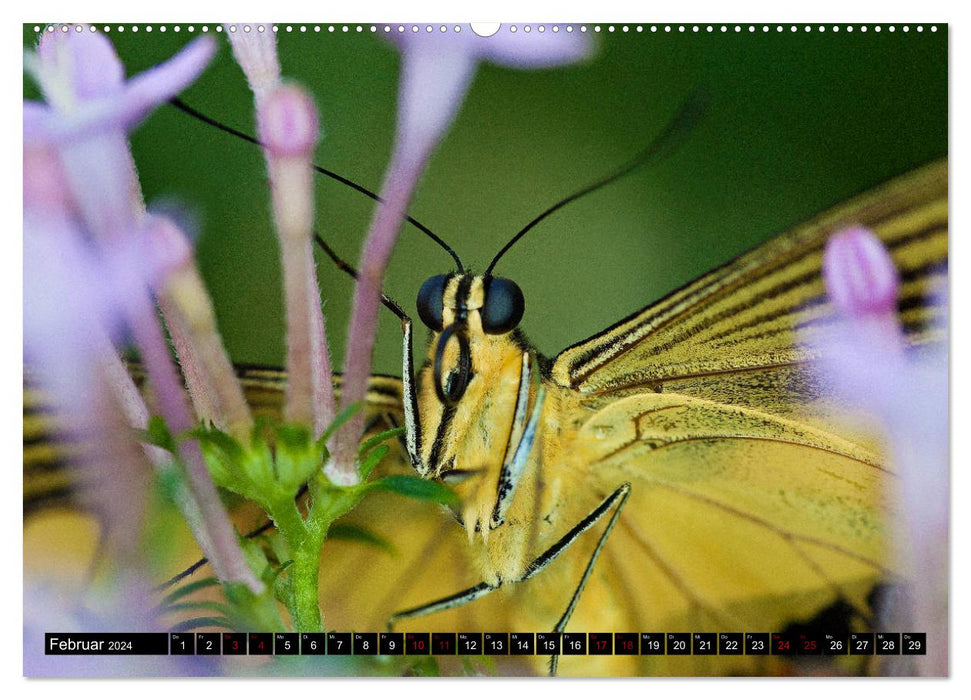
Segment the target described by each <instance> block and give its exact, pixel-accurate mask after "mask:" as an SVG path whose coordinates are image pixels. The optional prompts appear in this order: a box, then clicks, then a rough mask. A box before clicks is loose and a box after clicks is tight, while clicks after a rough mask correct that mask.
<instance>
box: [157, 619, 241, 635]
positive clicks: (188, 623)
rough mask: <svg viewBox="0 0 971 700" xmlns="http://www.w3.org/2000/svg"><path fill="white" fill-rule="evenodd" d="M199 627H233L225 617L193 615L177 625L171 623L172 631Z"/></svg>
mask: <svg viewBox="0 0 971 700" xmlns="http://www.w3.org/2000/svg"><path fill="white" fill-rule="evenodd" d="M200 627H225V628H226V629H228V630H231V629H232V628H233V626H232V623H231V622H230V621H229V620H227V619H226V618H225V617H193V618H191V619H189V620H183V621H182V622H180V623H179V624H177V625H173V626H172V629H171V631H172V632H188V631H189V630H194V629H198V628H200Z"/></svg>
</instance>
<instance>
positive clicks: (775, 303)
mask: <svg viewBox="0 0 971 700" xmlns="http://www.w3.org/2000/svg"><path fill="white" fill-rule="evenodd" d="M946 193H947V175H946V163H944V162H938V163H934V164H931V165H928V166H926V167H924V168H923V169H921V170H918V171H916V172H914V173H911V174H909V175H906V176H904V177H901V178H899V179H897V180H894V181H892V182H890V183H888V184H886V185H884V186H883V187H881V188H879V189H877V190H876V191H874V192H872V193H869V194H866V195H863V196H861V197H858V198H856V199H853V200H851V201H849V202H847V203H846V204H844V205H842V206H840V207H838V208H836V209H834V210H832V211H830V212H827V213H825V214H823V215H821V216H819V217H817V218H815V219H813V220H811V221H809V222H807V223H805V224H803V225H800V226H798V227H796V228H794V229H793V230H791V231H790V232H788V233H786V234H783V235H782V236H780V237H777V238H775V239H772V240H771V241H769V242H768V243H765V244H763V245H761V246H759V247H757V248H755V249H754V250H752V251H750V252H749V253H746V254H744V255H742V256H741V257H739V258H737V259H736V260H734V261H732V262H730V263H727V264H726V265H724V266H722V267H720V268H718V269H717V270H714V271H712V272H711V273H709V274H707V275H705V276H703V277H702V278H700V279H698V280H696V281H694V282H692V283H690V284H688V285H686V286H685V287H683V288H682V289H680V290H678V291H676V292H674V293H672V294H671V295H669V296H667V297H665V298H663V299H661V300H660V301H658V302H655V303H654V304H652V305H650V306H648V307H646V308H645V309H643V310H641V311H639V312H637V313H635V314H633V315H631V316H630V317H628V318H626V319H623V320H622V321H620V322H618V323H616V324H614V325H613V326H611V327H610V328H608V329H606V330H605V331H603V332H602V333H599V334H597V335H595V336H593V337H591V338H589V339H587V340H585V341H582V342H580V343H577V344H575V345H573V346H571V347H570V348H567V349H566V350H564V351H563V352H561V353H560V354H559V355H557V356H556V357H554V358H552V359H550V360H543V359H542V358H541V357H539V356H538V354H537V353H536V351H535V350H534V349H533V348H531V347H530V346H529V345H528V343H527V342H526V341H525V339H524V337H523V336H522V335H521V334H520V333H518V332H517V330H516V329H517V324H518V321H519V319H520V318H521V316H522V312H523V307H524V301H525V300H524V299H523V297H522V293H521V292H520V291H519V290H518V287H517V286H516V285H515V283H514V282H512V281H511V280H505V279H503V278H499V277H490V276H489V275H484V276H476V275H472V274H469V273H467V272H453V273H450V274H443V275H436V276H433V277H431V278H430V279H429V280H428V281H427V282H426V283H425V285H424V286H423V287H422V289H421V290H420V292H419V294H418V309H419V316H420V318H421V320H422V321H423V322H424V323H425V324H426V325H428V326H429V328H430V331H431V340H430V342H429V345H428V347H429V350H428V354H427V357H426V360H425V362H424V364H423V365H422V369H421V370H420V371H419V372H418V373H417V375H409V373H408V368H409V367H410V366H411V364H412V345H413V341H412V337H411V329H410V326H408V325H406V331H405V334H404V342H403V346H404V355H403V356H404V367H405V373H404V379H403V380H397V379H394V378H390V377H375V378H374V379H373V380H372V384H371V389H370V392H369V394H368V405H369V409H368V410H369V412H370V414H371V415H372V417H381V418H384V419H386V420H388V421H389V422H390V423H392V424H403V425H405V426H406V427H407V435H406V440H405V442H406V448H405V449H404V450H403V452H404V453H405V459H404V460H402V464H399V465H397V467H391V468H392V469H395V468H397V469H406V468H409V466H410V468H413V469H416V470H417V471H418V473H419V474H420V475H422V476H425V477H427V478H434V479H439V480H441V481H443V482H444V483H446V484H448V485H450V486H451V487H452V488H453V489H454V490H455V491H456V492H457V493H458V494H459V496H460V498H461V500H462V503H463V506H462V507H461V508H460V509H457V510H456V512H451V513H443V512H438V511H437V510H434V509H429V508H428V507H427V504H423V505H419V504H411V503H407V502H402V501H401V500H400V499H387V500H386V501H382V500H381V499H376V500H374V501H372V502H368V503H365V505H364V506H362V508H361V509H359V510H358V511H356V512H355V513H354V514H353V515H352V517H351V518H350V521H351V522H356V523H359V524H360V525H361V526H365V527H367V528H370V529H371V530H372V531H373V532H375V533H376V534H377V535H378V536H379V537H381V538H383V539H385V540H387V541H388V542H390V543H392V545H393V547H394V550H395V554H394V555H393V556H391V555H387V554H375V552H374V551H371V550H370V549H369V548H367V547H362V546H361V545H360V544H359V543H355V542H353V541H342V540H339V539H338V540H332V541H329V542H328V543H327V544H326V545H325V551H324V556H323V560H324V562H325V566H324V570H323V571H322V590H323V595H322V600H323V601H324V603H323V604H324V606H325V611H326V613H327V615H328V617H327V621H328V625H329V626H331V627H332V628H347V629H357V630H365V629H368V630H374V629H383V628H384V626H385V624H386V623H387V622H388V620H389V618H390V619H391V620H392V621H393V622H394V625H395V629H399V630H421V631H426V630H431V631H456V630H468V631H472V630H476V631H493V632H503V631H523V632H527V631H529V632H532V631H548V630H555V631H574V630H576V631H590V632H593V631H602V632H643V631H657V632H679V631H683V632H705V631H711V632H725V631H779V630H783V629H786V628H787V627H788V626H790V625H793V624H797V623H801V622H806V621H810V620H812V619H813V618H814V617H815V616H817V615H820V614H821V613H825V612H826V611H828V610H832V609H833V607H834V606H843V607H844V608H845V609H846V610H848V611H851V612H849V613H848V616H849V617H850V618H855V619H854V620H852V623H853V624H854V625H856V626H860V625H861V624H865V622H866V620H867V619H868V618H869V616H870V615H872V613H873V611H872V610H871V603H872V600H871V596H872V594H873V592H874V590H875V588H877V587H878V586H879V585H881V584H886V583H892V582H895V581H898V580H900V579H901V577H905V576H906V573H907V572H899V571H896V570H895V569H894V566H893V564H892V563H891V559H890V558H889V556H888V551H887V548H888V538H889V537H890V532H889V528H890V526H891V523H892V521H893V518H894V515H893V510H892V504H890V503H889V502H888V497H887V489H888V483H889V482H891V481H892V480H893V479H894V475H893V473H892V472H891V471H890V468H889V467H888V466H887V464H886V463H885V460H884V459H883V458H882V456H881V455H880V453H879V451H878V448H876V447H875V446H874V445H872V444H870V443H868V442H867V441H866V440H865V439H864V438H863V436H862V435H851V434H848V433H847V429H846V425H847V422H846V421H845V418H846V412H847V411H848V410H849V409H848V407H843V406H840V405H838V404H837V403H836V402H835V401H833V400H832V399H831V398H830V396H831V392H830V391H829V389H828V388H827V387H825V386H821V385H820V384H819V383H818V380H817V379H816V378H815V377H814V375H813V374H812V372H811V364H810V360H812V359H814V358H813V355H812V350H811V349H809V348H807V347H803V346H801V345H800V342H799V340H798V339H797V336H796V333H797V330H798V329H801V328H807V327H811V326H813V325H817V324H825V323H826V322H827V319H829V318H831V310H830V308H829V304H828V302H827V301H826V298H825V294H824V291H823V287H822V281H821V278H820V274H819V268H820V262H821V254H822V246H823V244H824V242H825V239H826V237H827V236H828V235H829V234H830V233H831V232H832V231H833V230H835V229H837V228H839V227H840V226H842V225H845V224H847V223H850V222H854V223H862V224H864V225H867V226H869V227H871V228H872V229H873V230H874V231H876V232H877V234H878V235H880V237H881V238H882V239H883V240H884V241H885V243H886V244H887V245H888V247H889V249H890V251H891V253H892V255H893V258H894V261H895V263H896V264H897V265H898V267H899V268H900V270H901V276H902V279H903V281H904V283H903V287H902V292H901V301H900V308H901V310H902V312H901V318H902V321H903V324H904V327H905V329H906V330H907V338H908V341H909V343H910V344H911V345H912V346H913V347H914V348H915V349H917V350H919V349H922V348H928V347H931V346H933V345H934V344H935V343H939V342H941V340H942V338H943V328H942V324H943V316H942V311H941V309H940V308H938V307H936V306H933V305H931V304H927V303H925V300H926V298H927V296H928V295H929V294H930V293H931V289H932V287H933V285H935V284H939V283H941V282H942V281H943V276H944V275H945V274H946V269H945V268H942V266H941V264H942V262H943V261H945V260H946V252H947V200H946V196H947V195H946ZM241 379H242V381H243V386H244V388H245V390H246V393H247V397H248V399H249V400H250V402H251V404H252V405H253V406H254V409H256V410H257V411H259V412H273V411H275V410H277V409H278V407H279V405H280V402H281V397H282V391H283V387H284V385H285V375H284V373H282V372H280V371H274V370H270V369H260V368H248V369H244V370H242V372H241ZM30 397H31V398H30V405H29V406H28V404H27V403H25V512H28V510H30V509H32V508H34V507H36V506H39V505H41V504H43V503H44V502H45V500H46V501H47V502H48V504H49V502H50V501H51V500H53V501H56V500H57V499H58V498H63V497H66V495H67V492H68V484H67V483H59V482H58V479H61V480H63V479H65V474H64V472H63V470H58V469H54V470H44V469H38V468H36V466H37V465H38V464H42V463H44V461H45V458H47V457H49V456H50V454H51V452H50V451H51V450H52V449H54V446H53V445H52V444H51V442H50V441H49V440H47V439H44V438H43V436H44V433H43V430H42V428H41V423H40V422H39V421H40V417H41V416H42V413H39V412H37V411H36V410H35V409H37V408H39V407H41V406H42V403H41V397H39V396H38V395H34V394H31V395H30ZM27 400H28V394H25V401H27ZM38 431H40V432H38ZM409 463H410V465H409ZM31 493H36V494H41V496H39V497H38V498H32V497H31V495H30V494H31ZM349 580H352V581H353V584H349V583H348V581H349ZM847 624H850V621H848V622H847ZM536 658H537V659H539V658H540V657H536ZM752 658H753V657H743V658H741V659H734V658H733V657H686V658H680V657H673V656H663V657H622V656H613V657H597V656H587V657H566V661H564V662H563V663H562V664H561V665H560V668H559V670H560V671H561V672H563V673H567V674H573V673H576V674H579V675H599V674H601V673H610V674H625V673H629V674H638V673H647V672H651V673H674V674H683V673H691V674H698V673H733V672H763V671H767V670H768V666H766V667H765V668H760V667H759V666H758V665H756V667H755V668H753V667H752V666H751V664H752V661H751V659H752ZM533 670H535V669H533Z"/></svg>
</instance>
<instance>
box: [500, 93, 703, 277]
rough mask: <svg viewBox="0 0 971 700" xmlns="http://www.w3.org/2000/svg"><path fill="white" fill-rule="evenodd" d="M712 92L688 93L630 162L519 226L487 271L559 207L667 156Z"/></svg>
mask: <svg viewBox="0 0 971 700" xmlns="http://www.w3.org/2000/svg"><path fill="white" fill-rule="evenodd" d="M708 101H709V100H708V94H707V93H706V92H704V91H696V92H694V93H692V94H691V95H689V96H688V98H687V99H686V100H685V101H684V102H683V103H682V104H681V107H680V109H679V110H678V112H677V114H675V116H674V117H673V118H672V119H671V121H669V122H668V124H667V126H666V127H665V128H664V131H662V132H661V133H660V134H658V135H657V136H656V137H655V138H654V140H653V141H651V143H649V144H648V146H647V148H645V149H644V150H643V151H641V152H640V153H638V154H637V155H636V156H634V158H633V159H631V161H630V162H628V163H627V164H626V165H624V166H622V167H620V168H618V169H617V170H615V171H614V172H612V173H610V174H609V175H607V176H606V177H603V178H601V179H600V180H597V181H596V182H593V183H591V184H589V185H587V186H586V187H584V188H582V189H580V190H577V191H576V192H574V193H573V194H571V195H570V196H568V197H564V198H563V199H561V200H560V201H559V202H557V203H556V204H554V205H552V206H551V207H549V208H548V209H546V210H545V211H544V212H543V213H542V214H540V215H539V216H537V217H536V218H535V219H533V220H532V221H530V222H529V223H528V224H526V225H525V226H524V227H523V228H522V229H520V230H519V233H517V234H516V235H515V236H513V237H512V238H511V239H510V240H509V242H508V243H506V245H504V246H503V247H502V250H500V251H499V252H498V253H497V254H496V257H494V258H493V259H492V262H491V263H489V267H488V268H487V269H486V271H485V274H486V275H490V274H492V268H494V267H495V266H496V263H498V262H499V259H500V258H502V256H503V255H505V254H506V253H507V252H508V251H509V249H510V248H512V247H513V246H514V245H515V244H516V242H517V241H518V240H519V239H520V238H522V237H523V236H525V235H526V234H527V233H528V232H529V231H530V229H532V228H533V227H535V226H536V225H537V224H538V223H539V222H540V221H542V220H543V219H545V218H547V217H548V216H550V215H551V214H553V213H554V212H557V211H559V210H560V209H562V208H563V207H565V206H566V205H567V204H569V203H570V202H575V201H576V200H578V199H580V197H583V196H584V195H588V194H590V193H591V192H595V191H596V190H599V189H600V188H601V187H606V186H607V185H609V184H611V183H612V182H616V181H617V180H619V179H620V178H622V177H624V176H625V175H629V174H630V173H632V172H634V171H635V170H637V169H638V168H640V167H642V166H644V165H647V164H648V163H651V162H656V161H658V160H660V159H661V158H663V157H664V156H666V155H667V154H668V153H670V152H671V151H673V150H674V149H675V147H677V146H678V145H680V143H681V141H682V140H683V139H684V137H685V136H686V135H687V134H688V133H689V132H690V131H691V130H692V129H693V128H694V127H695V125H696V124H697V123H698V121H699V120H700V119H701V117H702V115H703V114H704V113H705V110H706V108H707V106H708Z"/></svg>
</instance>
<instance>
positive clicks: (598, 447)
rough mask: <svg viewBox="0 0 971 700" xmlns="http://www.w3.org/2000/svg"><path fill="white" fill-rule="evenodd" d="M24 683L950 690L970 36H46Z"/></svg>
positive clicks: (267, 28) (34, 49)
mask: <svg viewBox="0 0 971 700" xmlns="http://www.w3.org/2000/svg"><path fill="white" fill-rule="evenodd" d="M23 41H24V101H23V176H24V177H23V227H24V229H23V276H24V285H23V286H24V288H23V293H24V308H23V311H24V317H23V318H24V320H23V331H24V344H23V362H24V366H23V371H24V380H23V389H24V394H23V421H24V422H23V457H24V471H23V547H24V559H23V566H24V570H23V574H24V591H23V605H24V617H23V624H24V630H23V644H24V649H23V653H24V668H23V672H24V675H26V676H32V677H51V676H68V677H78V676H86V677H87V676H96V677H103V676H108V677H115V676H130V677H145V676H355V677H359V676H498V677H507V676H550V675H555V676H579V677H618V676H619V677H630V676H634V677H639V676H947V675H948V674H949V667H948V640H949V628H948V619H949V613H948V595H949V591H948V567H949V517H950V516H949V502H950V493H949V489H948V484H949V438H950V435H949V428H948V418H949V415H948V383H949V375H948V354H947V353H948V307H949V301H948V199H947V193H948V163H947V153H948V140H947V139H948V108H947V94H948V93H947V90H948V70H947V68H948V63H947V60H948V59H947V52H948V27H947V25H944V24H936V25H932V24H925V25H919V24H908V25H902V24H897V25H889V24H871V25H863V24H854V25H843V24H841V25H833V24H824V25H801V24H800V25H789V24H785V25H778V24H769V25H762V24H756V25H750V24H744V25H734V24H732V25H722V24H712V25H708V24H700V25H693V24H691V25H651V24H641V25H635V24H630V25H621V24H616V25H610V24H603V25H596V24H582V25H581V24H572V25H567V24H517V25H512V24H503V25H501V26H499V25H497V26H491V27H480V26H479V25H475V26H474V27H473V26H471V25H466V24H462V25H456V24H445V25H443V24H417V25H416V24H390V25H385V24H370V23H368V24H306V25H301V24H279V25H277V24H271V23H267V24H224V25H216V24H209V25H203V24H182V25H175V24H167V25H130V24H125V25H118V24H111V25H102V24H99V25H87V24H79V25H75V24H68V25H33V24H31V25H25V26H24V28H23Z"/></svg>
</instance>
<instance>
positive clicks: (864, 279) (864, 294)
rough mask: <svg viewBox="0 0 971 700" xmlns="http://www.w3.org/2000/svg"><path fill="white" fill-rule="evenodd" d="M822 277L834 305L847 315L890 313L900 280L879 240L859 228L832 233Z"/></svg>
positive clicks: (868, 231)
mask: <svg viewBox="0 0 971 700" xmlns="http://www.w3.org/2000/svg"><path fill="white" fill-rule="evenodd" d="M823 278H824V280H825V281H826V289H827V291H828V292H829V295H830V298H831V299H832V300H833V304H834V305H835V306H836V308H838V309H839V310H840V311H842V312H843V313H845V314H848V315H850V316H863V315H870V314H886V313H893V312H894V311H896V308H897V291H898V289H899V287H900V278H899V275H898V274H897V268H896V267H895V266H894V264H893V260H892V259H891V258H890V253H889V252H888V251H887V249H886V247H885V246H884V245H883V243H882V242H881V241H880V239H879V238H878V237H877V236H876V234H874V233H873V232H872V231H870V230H869V229H866V228H863V227H861V226H858V227H855V228H850V229H846V230H845V231H841V232H840V233H837V234H834V235H833V236H831V237H830V239H829V241H828V242H827V243H826V251H825V253H824V255H823Z"/></svg>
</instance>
